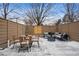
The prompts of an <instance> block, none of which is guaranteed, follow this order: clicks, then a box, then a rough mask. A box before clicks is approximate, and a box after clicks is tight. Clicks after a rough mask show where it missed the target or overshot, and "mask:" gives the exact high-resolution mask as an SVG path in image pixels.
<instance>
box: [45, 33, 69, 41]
mask: <svg viewBox="0 0 79 59" xmlns="http://www.w3.org/2000/svg"><path fill="white" fill-rule="evenodd" d="M44 38H46V39H47V40H48V41H55V40H60V41H69V40H70V36H69V35H68V34H67V33H60V32H47V33H45V34H44Z"/></svg>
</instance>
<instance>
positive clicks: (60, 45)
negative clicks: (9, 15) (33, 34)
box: [0, 38, 79, 56]
mask: <svg viewBox="0 0 79 59" xmlns="http://www.w3.org/2000/svg"><path fill="white" fill-rule="evenodd" d="M18 48H19V45H18V44H16V46H15V47H14V48H13V49H12V46H10V47H9V48H6V49H4V50H0V55H1V56H79V42H75V41H66V42H64V41H55V42H50V41H47V39H44V38H40V47H38V45H37V43H34V44H33V47H32V49H31V52H27V51H25V52H23V51H21V52H19V53H18Z"/></svg>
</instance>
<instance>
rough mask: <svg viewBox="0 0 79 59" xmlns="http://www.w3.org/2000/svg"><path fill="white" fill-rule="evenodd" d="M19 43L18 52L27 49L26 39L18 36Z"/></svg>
mask: <svg viewBox="0 0 79 59" xmlns="http://www.w3.org/2000/svg"><path fill="white" fill-rule="evenodd" d="M24 39H25V38H24ZM19 43H20V47H19V50H18V52H20V51H25V50H27V51H28V48H29V44H28V40H23V37H19Z"/></svg>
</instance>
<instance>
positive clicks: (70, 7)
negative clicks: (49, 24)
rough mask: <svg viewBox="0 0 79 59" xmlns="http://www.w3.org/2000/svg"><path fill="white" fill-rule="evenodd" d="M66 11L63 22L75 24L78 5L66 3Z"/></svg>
mask: <svg viewBox="0 0 79 59" xmlns="http://www.w3.org/2000/svg"><path fill="white" fill-rule="evenodd" d="M64 9H65V16H64V19H63V22H73V21H74V19H75V13H76V11H77V4H75V3H66V4H64ZM66 18H67V19H66Z"/></svg>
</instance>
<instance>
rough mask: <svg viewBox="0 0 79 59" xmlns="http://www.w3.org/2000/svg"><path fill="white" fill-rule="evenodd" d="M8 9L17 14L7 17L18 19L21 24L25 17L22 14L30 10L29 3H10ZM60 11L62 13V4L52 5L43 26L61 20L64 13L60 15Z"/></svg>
mask: <svg viewBox="0 0 79 59" xmlns="http://www.w3.org/2000/svg"><path fill="white" fill-rule="evenodd" d="M9 8H10V9H14V11H16V12H17V14H16V13H10V14H9V15H8V17H10V18H12V17H15V18H17V17H20V18H21V19H18V22H20V23H23V22H22V20H23V17H24V16H25V14H24V13H25V12H26V11H27V10H28V9H29V8H30V3H10V6H9ZM62 11H64V7H63V4H62V3H56V4H55V5H52V9H51V11H50V16H49V17H48V18H47V19H48V20H46V21H45V22H44V24H49V23H53V22H56V21H57V20H58V19H62V18H63V16H64V13H62ZM0 13H1V12H0ZM0 16H1V15H0ZM14 21H15V20H14Z"/></svg>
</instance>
